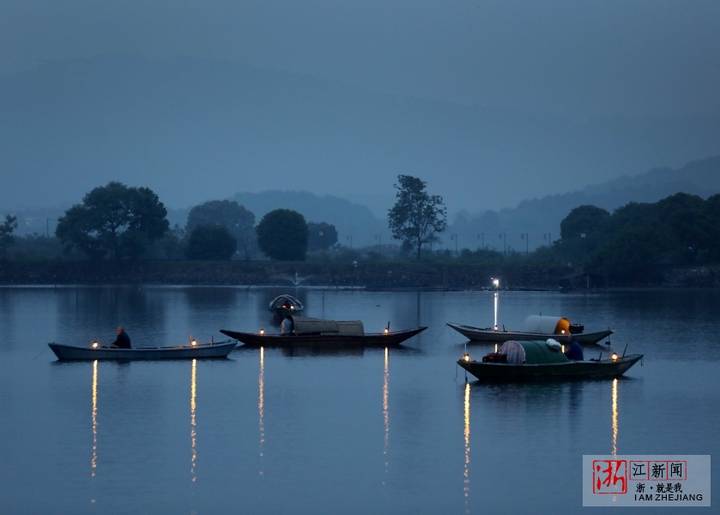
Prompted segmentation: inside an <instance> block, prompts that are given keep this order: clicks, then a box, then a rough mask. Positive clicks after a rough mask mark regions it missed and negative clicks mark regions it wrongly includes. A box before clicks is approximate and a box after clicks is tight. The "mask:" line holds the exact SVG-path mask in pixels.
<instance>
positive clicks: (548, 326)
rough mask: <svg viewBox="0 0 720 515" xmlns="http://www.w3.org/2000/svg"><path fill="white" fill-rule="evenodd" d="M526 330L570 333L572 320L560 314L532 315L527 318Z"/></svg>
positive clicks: (545, 332) (531, 331)
mask: <svg viewBox="0 0 720 515" xmlns="http://www.w3.org/2000/svg"><path fill="white" fill-rule="evenodd" d="M525 331H527V332H528V333H540V334H570V320H568V319H567V318H565V317H560V316H547V315H530V316H529V317H527V318H526V319H525Z"/></svg>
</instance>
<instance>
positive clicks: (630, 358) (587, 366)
mask: <svg viewBox="0 0 720 515" xmlns="http://www.w3.org/2000/svg"><path fill="white" fill-rule="evenodd" d="M642 357H643V355H642V354H630V355H627V356H624V357H621V358H618V359H617V360H615V361H613V360H611V359H604V360H600V361H568V362H563V363H543V364H536V365H535V364H530V365H528V364H523V365H513V364H508V363H483V362H480V361H474V360H472V361H465V360H463V359H462V358H461V359H459V360H458V365H460V366H461V367H462V368H464V369H465V370H467V371H468V372H470V373H471V374H472V375H473V376H475V377H476V378H477V379H478V380H479V381H488V382H503V381H509V382H514V381H553V380H574V379H608V378H613V377H619V376H621V375H623V374H624V373H625V372H627V371H628V369H629V368H630V367H632V366H633V365H634V364H635V363H637V362H638V361H640V359H642Z"/></svg>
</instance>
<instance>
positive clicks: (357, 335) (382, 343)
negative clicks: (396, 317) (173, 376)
mask: <svg viewBox="0 0 720 515" xmlns="http://www.w3.org/2000/svg"><path fill="white" fill-rule="evenodd" d="M288 318H290V320H291V321H292V330H291V331H289V332H287V333H285V334H282V333H281V334H268V333H266V332H265V330H264V329H260V330H259V331H258V332H257V333H248V332H242V331H230V330H227V329H222V330H221V331H220V332H221V333H223V334H224V335H226V336H229V337H230V338H234V339H236V340H238V341H240V342H242V343H244V344H245V345H247V346H255V347H263V346H268V347H270V346H280V347H282V346H293V345H295V346H314V345H354V346H365V347H392V346H397V345H400V344H401V343H402V342H404V341H405V340H408V339H409V338H412V337H413V336H415V335H417V334H419V333H421V332H423V331H424V330H425V329H427V327H417V328H415V329H409V330H405V331H391V330H390V326H389V324H388V326H386V327H385V329H384V330H383V331H382V332H379V333H366V332H365V327H364V325H363V323H362V321H360V320H321V319H318V318H309V317H299V316H289V317H288Z"/></svg>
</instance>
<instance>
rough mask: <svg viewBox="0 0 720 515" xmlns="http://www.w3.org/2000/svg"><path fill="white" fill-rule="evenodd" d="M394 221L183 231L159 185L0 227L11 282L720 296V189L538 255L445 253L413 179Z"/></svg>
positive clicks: (438, 202)
mask: <svg viewBox="0 0 720 515" xmlns="http://www.w3.org/2000/svg"><path fill="white" fill-rule="evenodd" d="M395 189H396V201H395V204H394V205H393V206H392V207H391V209H390V210H389V212H388V227H389V229H390V230H391V232H392V234H393V236H394V238H395V241H393V242H391V243H389V244H385V245H379V244H378V245H374V246H368V247H364V248H351V247H347V246H343V245H341V244H339V243H338V233H337V230H336V229H335V226H334V225H333V224H332V223H331V222H332V221H307V220H305V218H304V217H303V215H302V214H300V213H298V212H296V211H292V210H289V209H282V208H280V209H275V210H273V211H270V212H268V213H267V214H266V215H265V216H264V217H262V219H261V220H260V221H258V222H257V223H256V220H255V216H254V214H253V213H252V212H250V211H249V210H247V209H245V208H244V207H243V206H241V205H239V204H238V203H237V202H235V201H230V200H212V201H208V202H205V203H202V204H199V205H198V206H195V207H194V208H192V209H191V210H190V212H189V215H188V219H187V222H186V224H185V226H183V227H179V226H175V227H170V226H169V223H168V221H167V210H166V208H165V206H164V205H163V203H162V202H161V201H160V199H159V198H158V196H157V195H156V194H155V193H154V192H153V191H152V190H150V189H149V188H142V187H141V188H135V187H128V186H126V185H124V184H120V183H117V182H111V183H109V184H107V185H105V186H100V187H97V188H95V189H93V190H92V191H90V192H89V193H88V194H87V195H85V196H84V198H83V199H82V201H81V202H80V203H78V204H76V205H74V206H72V207H71V208H70V209H68V210H67V211H66V212H65V214H64V216H63V217H62V218H61V219H60V220H59V223H58V225H57V229H56V231H55V234H54V235H52V236H50V235H46V236H42V235H27V236H22V237H21V236H17V235H16V234H15V229H16V227H17V220H16V219H15V217H14V216H13V215H12V214H7V215H6V216H5V218H4V220H3V221H0V283H3V284H23V283H26V284H40V283H43V284H70V283H73V284H76V283H89V284H97V283H163V284H245V285H269V284H285V283H287V284H307V285H326V286H342V287H369V288H383V287H387V288H406V287H430V288H453V289H456V288H460V289H471V288H480V287H484V286H486V285H487V279H488V277H490V276H491V275H493V276H495V275H501V276H503V277H504V278H505V284H509V285H512V286H513V287H517V288H552V289H555V288H561V289H578V288H608V287H624V286H633V287H636V286H641V287H642V286H665V285H672V286H700V287H703V286H705V287H716V286H718V285H719V284H720V280H719V279H718V273H717V270H718V266H717V265H718V264H720V194H717V195H713V196H710V197H708V198H707V199H703V198H702V197H699V196H696V195H689V194H685V193H676V194H674V195H671V196H669V197H667V198H665V199H662V200H660V201H658V202H654V203H629V204H627V205H625V206H623V207H621V208H618V209H616V210H615V211H613V212H609V211H606V210H604V209H601V208H598V207H596V206H591V205H584V206H579V207H576V208H574V209H572V210H570V211H569V213H568V215H567V216H566V217H565V218H564V219H563V221H562V223H561V227H560V239H559V240H557V241H554V242H552V243H550V244H548V245H546V246H543V247H540V248H538V249H536V250H534V251H532V252H518V251H505V252H500V251H497V250H491V249H487V248H477V249H475V250H469V249H455V251H452V250H450V249H445V248H441V249H437V248H433V244H436V243H437V242H438V241H439V235H440V234H441V233H442V232H443V231H444V230H445V228H446V219H447V214H446V208H445V203H444V200H443V198H442V197H441V196H439V195H434V194H431V193H430V192H429V191H428V189H427V184H426V183H425V182H424V181H422V180H421V179H418V178H416V177H412V176H409V175H400V176H398V178H397V182H396V184H395Z"/></svg>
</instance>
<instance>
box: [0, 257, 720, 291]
mask: <svg viewBox="0 0 720 515" xmlns="http://www.w3.org/2000/svg"><path fill="white" fill-rule="evenodd" d="M491 277H500V278H502V286H503V287H502V290H508V291H544V292H549V291H556V292H563V293H603V292H610V291H612V292H620V291H639V290H653V291H658V290H674V289H678V288H684V289H688V288H693V289H712V288H718V287H720V269H716V268H712V267H702V268H700V267H698V268H688V269H667V270H663V273H662V274H661V277H662V280H661V281H660V282H658V283H653V284H607V282H606V281H603V280H602V278H594V279H593V280H594V281H595V282H594V284H591V287H590V288H587V287H586V286H587V283H586V280H587V276H586V275H585V274H583V273H582V271H581V270H578V269H574V268H569V267H560V266H552V265H527V264H517V263H504V264H498V265H485V264H473V263H462V262H433V261H420V262H416V261H410V262H405V261H377V262H361V263H338V262H312V261H309V262H308V261H305V262H276V261H139V262H132V263H131V262H119V263H114V262H107V261H103V262H90V261H50V262H28V263H21V262H4V263H0V287H12V286H15V287H31V286H38V287H79V286H113V285H114V286H131V285H140V286H145V287H147V286H153V285H156V286H168V287H211V286H212V287H232V288H241V289H259V288H306V289H320V290H331V289H337V290H340V289H343V290H368V291H418V290H420V291H483V290H489V289H490V288H489V281H490V278H491Z"/></svg>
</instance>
